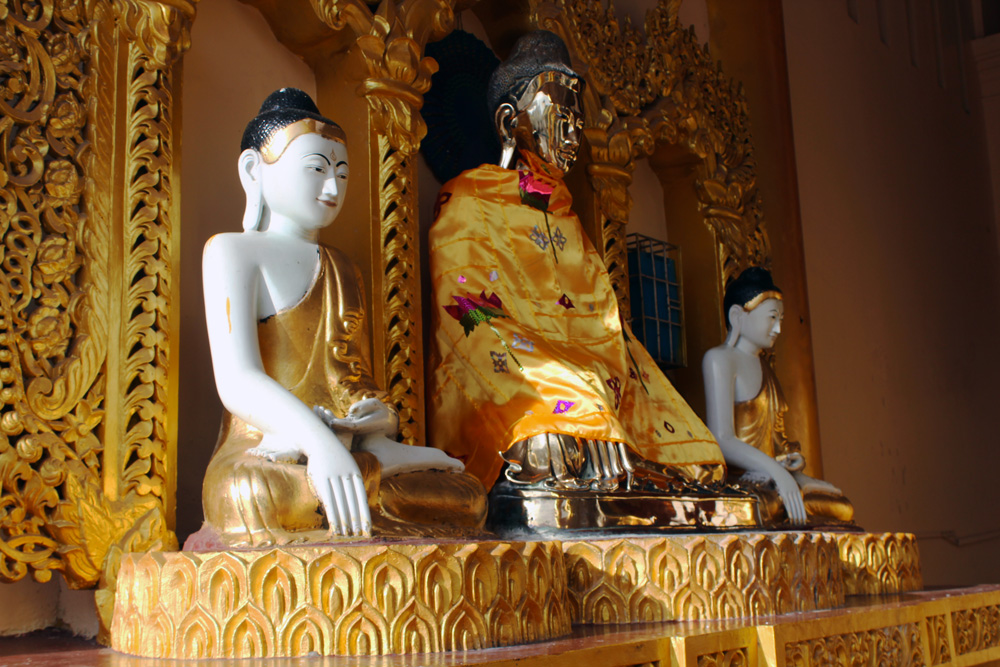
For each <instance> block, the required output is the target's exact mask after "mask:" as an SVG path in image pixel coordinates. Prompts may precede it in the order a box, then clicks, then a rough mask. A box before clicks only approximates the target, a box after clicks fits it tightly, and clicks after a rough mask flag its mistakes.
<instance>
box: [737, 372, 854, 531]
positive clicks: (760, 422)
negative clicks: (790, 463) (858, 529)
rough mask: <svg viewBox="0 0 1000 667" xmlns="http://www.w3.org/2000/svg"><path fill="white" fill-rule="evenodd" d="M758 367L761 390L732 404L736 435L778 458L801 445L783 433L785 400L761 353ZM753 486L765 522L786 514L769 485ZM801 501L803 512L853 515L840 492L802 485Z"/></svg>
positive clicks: (844, 518)
mask: <svg viewBox="0 0 1000 667" xmlns="http://www.w3.org/2000/svg"><path fill="white" fill-rule="evenodd" d="M760 367H761V384H760V391H759V392H757V395H756V396H754V397H753V398H751V399H750V400H749V401H743V402H740V403H736V404H735V406H734V414H733V418H734V420H735V427H736V437H737V438H739V439H740V440H742V441H743V442H745V443H747V444H748V445H752V446H754V447H756V448H757V449H759V450H761V451H762V452H764V453H765V454H767V455H768V456H770V457H771V458H774V459H777V460H778V461H781V460H782V459H783V458H784V457H785V456H787V455H788V454H793V453H798V452H800V450H801V447H800V446H799V443H798V442H795V441H792V440H789V439H788V437H787V436H786V435H785V412H787V411H788V404H787V403H786V402H785V396H784V394H783V393H782V391H781V384H780V383H779V382H778V377H777V376H776V375H775V374H774V371H773V370H772V369H771V364H770V363H768V361H767V359H765V358H764V355H760ZM730 474H731V475H732V476H734V477H738V475H739V474H742V473H741V471H738V470H736V469H732V470H730ZM755 490H756V493H757V496H758V499H759V500H760V508H761V514H762V519H763V521H764V523H765V524H773V523H777V522H779V521H781V520H782V519H784V518H785V509H784V505H783V503H782V502H781V497H780V496H779V495H778V492H777V491H776V490H774V489H773V488H772V487H771V485H757V488H756V489H755ZM802 501H803V503H804V504H805V508H806V513H807V514H810V515H812V516H813V517H820V518H826V519H834V520H835V521H842V522H850V521H851V520H852V519H853V518H854V506H853V505H852V504H851V501H850V500H848V499H847V498H846V497H844V496H843V495H841V494H834V493H829V492H824V491H819V490H805V489H803V493H802Z"/></svg>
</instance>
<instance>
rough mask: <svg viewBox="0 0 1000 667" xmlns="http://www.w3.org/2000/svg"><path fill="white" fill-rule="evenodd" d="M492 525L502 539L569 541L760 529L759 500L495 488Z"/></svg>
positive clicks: (746, 497) (750, 498) (741, 497)
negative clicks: (646, 532) (661, 531)
mask: <svg viewBox="0 0 1000 667" xmlns="http://www.w3.org/2000/svg"><path fill="white" fill-rule="evenodd" d="M498 486H499V485H498ZM489 508H490V509H489V512H490V513H489V516H488V517H487V520H486V521H487V526H488V527H489V528H490V529H491V530H493V531H496V532H497V533H498V534H500V535H511V536H513V535H517V534H524V533H525V532H531V533H535V534H538V535H541V536H544V537H547V538H563V539H564V538H570V537H573V536H575V535H579V534H581V533H588V532H590V533H593V532H599V533H602V534H606V533H608V532H630V533H633V532H635V531H636V530H637V529H638V530H643V529H646V528H653V529H656V528H670V530H671V531H677V530H687V531H690V532H696V531H697V532H705V531H711V530H733V529H737V528H755V527H757V526H759V522H758V520H757V500H756V499H755V498H753V497H750V496H738V495H696V494H693V493H692V494H678V495H667V494H662V493H642V492H635V491H630V492H614V491H611V492H602V493H594V492H593V491H589V490H588V491H569V490H562V489H561V490H559V491H550V490H547V489H537V488H523V489H520V488H516V487H512V486H506V487H504V488H503V489H502V490H500V489H498V488H497V487H494V489H493V491H492V492H491V493H490V502H489Z"/></svg>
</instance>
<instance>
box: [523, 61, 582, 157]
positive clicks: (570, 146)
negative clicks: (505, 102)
mask: <svg viewBox="0 0 1000 667" xmlns="http://www.w3.org/2000/svg"><path fill="white" fill-rule="evenodd" d="M567 84H568V85H567ZM574 86H575V87H576V88H579V84H578V83H577V82H574V81H573V80H572V79H570V78H569V77H566V76H563V75H558V76H557V77H555V78H553V79H552V80H548V81H545V82H544V83H542V84H541V86H537V87H536V86H529V88H528V90H527V91H526V94H525V95H524V96H523V97H522V98H521V100H520V101H519V102H518V105H517V107H518V111H517V114H516V115H515V117H514V120H513V123H512V125H511V127H512V131H513V135H514V141H515V144H516V146H517V150H518V151H519V152H521V153H525V152H528V153H533V154H534V155H536V156H538V157H539V158H541V160H542V161H543V162H545V163H546V164H548V165H549V166H550V167H552V168H553V169H555V170H556V171H558V172H559V173H560V174H565V173H566V172H567V171H569V169H570V167H572V166H573V163H574V162H575V161H576V154H577V151H578V150H579V149H580V134H581V132H582V130H583V109H582V104H581V101H580V94H579V92H577V90H576V89H574Z"/></svg>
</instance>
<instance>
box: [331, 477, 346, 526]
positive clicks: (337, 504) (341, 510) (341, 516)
mask: <svg viewBox="0 0 1000 667" xmlns="http://www.w3.org/2000/svg"><path fill="white" fill-rule="evenodd" d="M327 485H328V486H329V487H330V488H331V489H332V490H333V507H334V513H335V514H336V518H337V530H336V533H337V535H350V534H351V522H350V517H349V516H348V512H347V496H346V495H345V494H344V487H343V486H342V485H341V484H340V480H339V479H338V478H336V477H334V478H331V479H330V480H328V481H327ZM330 528H333V523H331V524H330Z"/></svg>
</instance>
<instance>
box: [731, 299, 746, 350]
mask: <svg viewBox="0 0 1000 667" xmlns="http://www.w3.org/2000/svg"><path fill="white" fill-rule="evenodd" d="M746 314H747V311H746V310H744V309H743V306H741V305H739V304H736V303H734V304H733V305H731V306H729V312H728V313H726V317H727V318H728V321H729V335H728V336H726V345H728V346H729V347H735V345H736V341H738V340H739V339H740V327H742V326H743V318H744V317H745V316H746Z"/></svg>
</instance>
